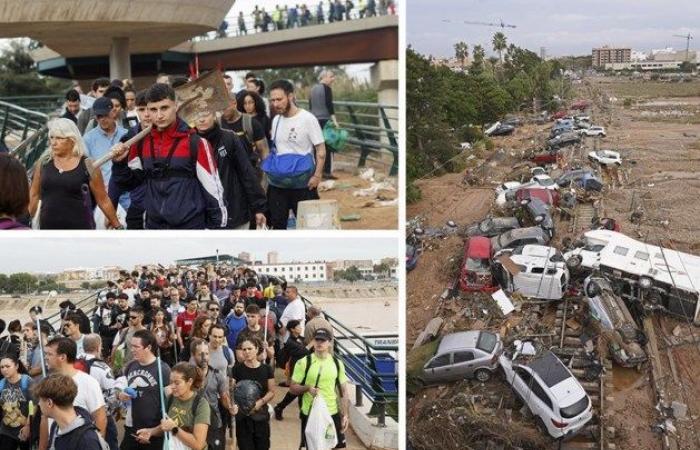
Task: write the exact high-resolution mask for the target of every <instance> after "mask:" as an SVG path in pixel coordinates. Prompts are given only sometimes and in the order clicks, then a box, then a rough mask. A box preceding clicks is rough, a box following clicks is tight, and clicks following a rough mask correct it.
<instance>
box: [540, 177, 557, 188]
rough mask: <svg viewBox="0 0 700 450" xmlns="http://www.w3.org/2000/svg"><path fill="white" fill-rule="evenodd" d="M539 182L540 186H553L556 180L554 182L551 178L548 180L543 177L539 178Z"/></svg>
mask: <svg viewBox="0 0 700 450" xmlns="http://www.w3.org/2000/svg"><path fill="white" fill-rule="evenodd" d="M537 182H538V183H539V184H540V186H551V185H553V184H554V180H552V179H551V178H549V177H547V178H544V177H543V178H539V179H538V180H537Z"/></svg>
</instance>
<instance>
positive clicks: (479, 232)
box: [466, 217, 520, 237]
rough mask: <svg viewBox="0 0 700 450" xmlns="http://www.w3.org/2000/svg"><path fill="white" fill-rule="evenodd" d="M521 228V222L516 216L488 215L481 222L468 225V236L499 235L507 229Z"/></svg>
mask: <svg viewBox="0 0 700 450" xmlns="http://www.w3.org/2000/svg"><path fill="white" fill-rule="evenodd" d="M515 228H520V223H519V222H518V219H516V218H515V217H487V218H486V219H484V220H482V221H481V222H476V223H473V224H471V225H469V226H467V230H466V235H467V236H470V237H471V236H486V237H493V236H498V235H499V234H501V233H505V232H506V231H509V230H513V229H515Z"/></svg>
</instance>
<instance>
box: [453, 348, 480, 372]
mask: <svg viewBox="0 0 700 450" xmlns="http://www.w3.org/2000/svg"><path fill="white" fill-rule="evenodd" d="M474 363H475V355H474V352H473V351H471V350H461V351H458V352H454V353H453V354H452V367H453V368H454V369H453V371H454V375H455V377H457V376H459V378H465V377H472V376H473V374H474Z"/></svg>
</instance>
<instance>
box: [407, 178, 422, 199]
mask: <svg viewBox="0 0 700 450" xmlns="http://www.w3.org/2000/svg"><path fill="white" fill-rule="evenodd" d="M422 196H423V195H422V194H421V191H420V188H419V187H418V186H416V185H415V184H413V183H409V184H407V185H406V203H415V202H417V201H418V200H420V199H421V198H422Z"/></svg>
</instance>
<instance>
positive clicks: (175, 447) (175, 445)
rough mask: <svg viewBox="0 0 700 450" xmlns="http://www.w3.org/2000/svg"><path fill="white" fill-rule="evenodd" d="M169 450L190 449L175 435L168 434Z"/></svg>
mask: <svg viewBox="0 0 700 450" xmlns="http://www.w3.org/2000/svg"><path fill="white" fill-rule="evenodd" d="M169 444H170V450H192V449H191V448H190V447H188V446H186V445H185V444H184V443H183V442H182V441H181V440H180V439H178V438H177V437H176V436H173V435H172V434H171V435H170V442H169Z"/></svg>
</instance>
